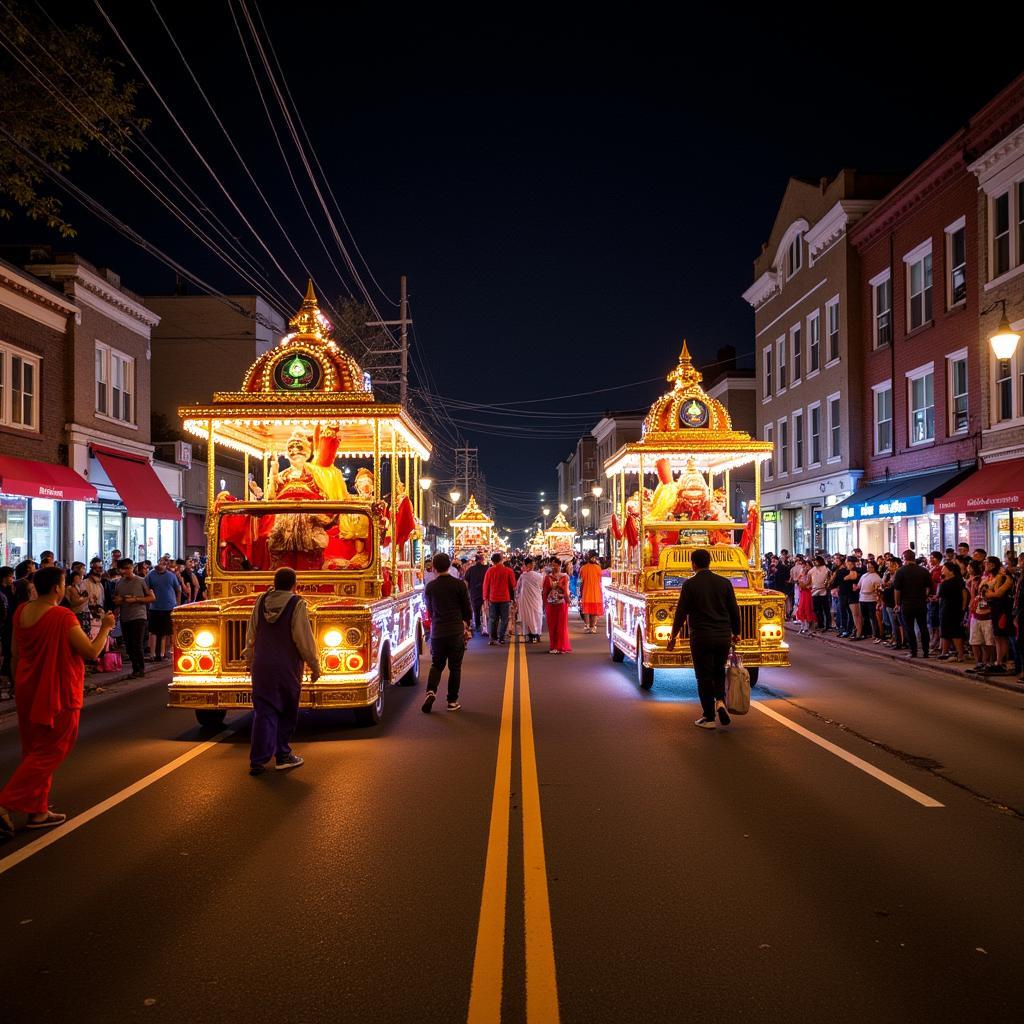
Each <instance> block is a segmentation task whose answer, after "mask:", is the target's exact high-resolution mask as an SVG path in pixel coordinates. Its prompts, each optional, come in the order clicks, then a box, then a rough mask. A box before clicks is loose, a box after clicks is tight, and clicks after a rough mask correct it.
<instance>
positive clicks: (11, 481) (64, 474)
mask: <svg viewBox="0 0 1024 1024" xmlns="http://www.w3.org/2000/svg"><path fill="white" fill-rule="evenodd" d="M0 491H3V492H4V493H5V494H20V495H21V496H22V497H25V498H55V499H56V500H57V501H95V500H96V488H95V487H93V486H92V484H90V483H88V482H87V481H86V480H84V479H83V478H82V477H80V476H79V475H78V474H77V473H76V472H75V471H74V470H73V469H69V468H68V467H67V466H54V465H52V464H51V463H49V462H32V461H31V460H30V459H16V458H14V456H12V455H0Z"/></svg>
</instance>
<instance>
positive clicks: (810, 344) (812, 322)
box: [804, 309, 821, 380]
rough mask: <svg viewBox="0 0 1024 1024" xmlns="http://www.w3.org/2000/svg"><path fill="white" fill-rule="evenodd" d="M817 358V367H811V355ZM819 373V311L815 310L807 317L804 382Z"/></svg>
mask: <svg viewBox="0 0 1024 1024" xmlns="http://www.w3.org/2000/svg"><path fill="white" fill-rule="evenodd" d="M812 352H814V353H816V354H817V357H818V365H817V366H812V365H811V362H812V360H811V353H812ZM820 372H821V310H820V309H816V310H815V311H814V312H813V313H809V314H808V315H807V373H806V375H805V376H804V380H810V379H811V378H812V377H817V376H818V374H819V373H820Z"/></svg>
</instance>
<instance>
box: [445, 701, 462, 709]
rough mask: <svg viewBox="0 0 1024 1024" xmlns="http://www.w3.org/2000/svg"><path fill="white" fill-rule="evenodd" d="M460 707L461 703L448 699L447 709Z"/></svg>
mask: <svg viewBox="0 0 1024 1024" xmlns="http://www.w3.org/2000/svg"><path fill="white" fill-rule="evenodd" d="M461 707H462V705H461V704H460V703H459V702H458V701H457V700H450V701H448V710H449V711H458V710H459V709H460V708H461Z"/></svg>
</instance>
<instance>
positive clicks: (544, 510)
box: [540, 506, 551, 518]
mask: <svg viewBox="0 0 1024 1024" xmlns="http://www.w3.org/2000/svg"><path fill="white" fill-rule="evenodd" d="M540 514H541V515H542V516H544V517H545V518H547V517H548V516H549V515H551V509H549V508H547V507H546V506H545V507H544V508H542V509H541V510H540Z"/></svg>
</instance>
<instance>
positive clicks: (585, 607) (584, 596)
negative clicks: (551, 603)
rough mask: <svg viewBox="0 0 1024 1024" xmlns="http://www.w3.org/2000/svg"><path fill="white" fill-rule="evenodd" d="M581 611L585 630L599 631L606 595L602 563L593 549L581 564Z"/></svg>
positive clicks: (586, 631)
mask: <svg viewBox="0 0 1024 1024" xmlns="http://www.w3.org/2000/svg"><path fill="white" fill-rule="evenodd" d="M580 612H581V614H582V615H583V623H584V625H583V631H584V632H585V633H596V632H597V620H598V619H599V618H600V617H601V616H602V615H603V614H604V597H603V596H602V591H601V565H600V563H599V562H598V560H597V554H596V552H594V551H591V552H590V554H589V555H587V560H586V561H585V562H584V563H583V565H581V566H580Z"/></svg>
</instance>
